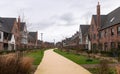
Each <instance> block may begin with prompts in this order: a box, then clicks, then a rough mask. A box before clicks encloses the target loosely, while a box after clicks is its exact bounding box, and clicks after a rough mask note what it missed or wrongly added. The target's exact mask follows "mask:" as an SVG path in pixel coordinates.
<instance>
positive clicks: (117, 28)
mask: <svg viewBox="0 0 120 74" xmlns="http://www.w3.org/2000/svg"><path fill="white" fill-rule="evenodd" d="M119 13H120V7H118V8H117V9H115V10H113V11H112V12H110V13H108V14H106V15H102V14H101V12H100V4H99V2H98V5H97V8H96V14H95V15H92V18H91V23H90V24H83V25H80V27H79V32H78V35H76V34H75V35H74V36H72V37H71V38H73V37H76V39H74V40H77V42H74V40H72V39H71V38H69V40H67V39H65V40H63V41H62V42H61V44H62V46H64V44H67V45H69V44H71V42H72V43H73V44H74V43H76V44H78V43H79V46H83V47H84V49H89V50H99V51H110V50H113V49H114V50H115V49H118V48H119V49H120V14H119ZM67 42H68V43H67ZM58 45H60V43H58Z"/></svg>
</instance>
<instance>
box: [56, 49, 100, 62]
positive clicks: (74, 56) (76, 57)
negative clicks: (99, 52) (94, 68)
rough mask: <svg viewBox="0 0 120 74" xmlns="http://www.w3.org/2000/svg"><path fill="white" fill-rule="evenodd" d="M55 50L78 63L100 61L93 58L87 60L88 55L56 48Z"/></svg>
mask: <svg viewBox="0 0 120 74" xmlns="http://www.w3.org/2000/svg"><path fill="white" fill-rule="evenodd" d="M54 51H55V52H57V53H59V54H61V55H62V56H64V57H66V58H68V59H70V60H72V61H73V62H75V63H77V64H98V63H99V62H100V61H99V60H97V59H92V61H86V60H87V59H88V57H86V56H82V55H77V54H74V53H68V52H62V51H60V50H58V49H55V50H54Z"/></svg>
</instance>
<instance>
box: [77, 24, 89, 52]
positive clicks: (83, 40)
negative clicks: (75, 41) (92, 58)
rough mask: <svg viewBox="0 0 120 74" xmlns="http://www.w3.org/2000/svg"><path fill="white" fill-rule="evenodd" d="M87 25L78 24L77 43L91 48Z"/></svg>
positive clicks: (85, 47)
mask: <svg viewBox="0 0 120 74" xmlns="http://www.w3.org/2000/svg"><path fill="white" fill-rule="evenodd" d="M89 27H90V25H86V24H84V25H80V27H79V45H81V46H83V48H84V49H88V50H91V42H90V39H89V33H88V31H89Z"/></svg>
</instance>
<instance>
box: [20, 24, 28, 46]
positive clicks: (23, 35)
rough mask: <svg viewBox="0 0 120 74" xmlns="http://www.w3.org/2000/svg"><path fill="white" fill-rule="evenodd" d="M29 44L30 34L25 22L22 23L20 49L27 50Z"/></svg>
mask: <svg viewBox="0 0 120 74" xmlns="http://www.w3.org/2000/svg"><path fill="white" fill-rule="evenodd" d="M27 44H28V32H27V26H26V23H25V22H20V47H21V48H27Z"/></svg>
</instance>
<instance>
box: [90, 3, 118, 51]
mask: <svg viewBox="0 0 120 74" xmlns="http://www.w3.org/2000/svg"><path fill="white" fill-rule="evenodd" d="M89 34H90V39H91V44H92V46H91V47H92V49H93V50H99V51H109V50H111V49H115V48H120V7H118V8H117V9H115V10H113V11H112V12H110V13H108V14H107V15H101V14H100V4H99V3H98V5H97V15H92V19H91V25H90V29H89Z"/></svg>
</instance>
